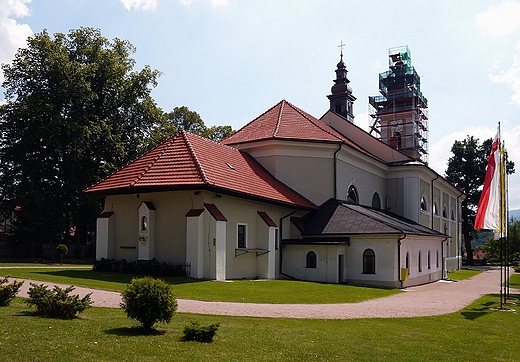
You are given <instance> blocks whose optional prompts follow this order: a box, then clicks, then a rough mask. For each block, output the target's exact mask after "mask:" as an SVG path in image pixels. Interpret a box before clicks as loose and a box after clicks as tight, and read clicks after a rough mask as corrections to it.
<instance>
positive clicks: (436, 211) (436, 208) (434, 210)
mask: <svg viewBox="0 0 520 362" xmlns="http://www.w3.org/2000/svg"><path fill="white" fill-rule="evenodd" d="M433 214H434V215H439V207H438V206H437V202H434V203H433Z"/></svg>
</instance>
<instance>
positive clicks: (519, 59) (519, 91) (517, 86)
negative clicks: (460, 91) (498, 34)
mask: <svg viewBox="0 0 520 362" xmlns="http://www.w3.org/2000/svg"><path fill="white" fill-rule="evenodd" d="M516 51H517V53H516V54H515V56H514V57H513V64H512V65H511V67H510V68H509V69H508V70H506V71H502V72H501V73H500V74H499V75H492V74H490V75H489V79H490V80H491V81H492V82H493V83H505V84H509V86H510V87H511V90H512V91H513V95H512V96H511V102H512V103H513V104H516V105H519V106H520V41H519V42H518V43H516Z"/></svg>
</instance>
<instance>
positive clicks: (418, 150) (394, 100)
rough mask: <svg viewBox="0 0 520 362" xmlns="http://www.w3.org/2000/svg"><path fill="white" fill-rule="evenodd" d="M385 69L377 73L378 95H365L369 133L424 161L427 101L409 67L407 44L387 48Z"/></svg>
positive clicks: (426, 135) (426, 139) (426, 136)
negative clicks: (386, 66) (369, 123)
mask: <svg viewBox="0 0 520 362" xmlns="http://www.w3.org/2000/svg"><path fill="white" fill-rule="evenodd" d="M388 58H389V59H388V63H389V70H388V71H386V72H383V73H380V74H379V93H380V95H378V96H370V97H368V104H369V114H370V116H371V117H372V120H371V125H370V134H374V133H375V134H377V135H378V136H379V138H380V139H381V141H383V142H385V143H386V144H388V145H390V146H391V147H392V148H395V149H398V150H399V151H401V152H403V153H405V154H407V155H409V156H410V157H412V158H414V159H416V160H418V161H422V162H424V163H426V164H427V163H428V137H429V133H428V100H427V99H426V98H425V97H424V96H423V94H422V93H421V78H420V77H419V75H418V74H417V72H416V71H415V68H414V67H413V66H412V57H411V53H410V50H409V49H408V46H401V47H396V48H390V49H389V50H388Z"/></svg>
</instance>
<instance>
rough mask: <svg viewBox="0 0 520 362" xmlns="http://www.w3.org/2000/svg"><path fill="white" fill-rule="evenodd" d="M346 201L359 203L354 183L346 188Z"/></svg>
mask: <svg viewBox="0 0 520 362" xmlns="http://www.w3.org/2000/svg"><path fill="white" fill-rule="evenodd" d="M347 201H348V202H351V203H353V204H358V203H359V198H358V192H357V190H356V187H355V186H354V185H351V186H350V187H349V188H348V192H347Z"/></svg>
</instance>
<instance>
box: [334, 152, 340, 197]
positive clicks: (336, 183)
mask: <svg viewBox="0 0 520 362" xmlns="http://www.w3.org/2000/svg"><path fill="white" fill-rule="evenodd" d="M341 146H342V144H341V143H340V144H339V147H338V149H337V150H336V151H335V152H334V198H335V199H336V200H337V199H338V180H337V177H338V160H337V157H336V156H337V155H338V152H339V151H340V150H341Z"/></svg>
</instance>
